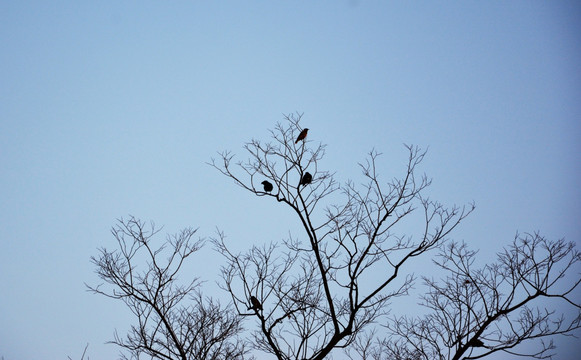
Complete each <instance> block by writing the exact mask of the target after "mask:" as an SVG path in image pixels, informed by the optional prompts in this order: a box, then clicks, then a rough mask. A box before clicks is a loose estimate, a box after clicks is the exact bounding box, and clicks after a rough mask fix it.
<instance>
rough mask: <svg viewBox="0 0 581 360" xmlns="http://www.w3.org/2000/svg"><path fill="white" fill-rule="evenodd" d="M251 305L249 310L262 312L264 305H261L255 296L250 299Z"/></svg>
mask: <svg viewBox="0 0 581 360" xmlns="http://www.w3.org/2000/svg"><path fill="white" fill-rule="evenodd" d="M250 303H251V304H252V306H251V307H249V308H248V310H262V305H261V304H260V301H258V299H257V298H255V297H254V296H251V297H250Z"/></svg>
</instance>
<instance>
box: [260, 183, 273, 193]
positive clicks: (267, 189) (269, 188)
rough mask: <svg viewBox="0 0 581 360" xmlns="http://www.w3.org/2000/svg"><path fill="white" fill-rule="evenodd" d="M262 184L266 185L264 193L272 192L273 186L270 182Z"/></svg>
mask: <svg viewBox="0 0 581 360" xmlns="http://www.w3.org/2000/svg"><path fill="white" fill-rule="evenodd" d="M261 184H262V185H264V191H265V192H271V191H272V189H273V186H272V184H271V183H269V182H268V181H266V180H264V181H263V182H261Z"/></svg>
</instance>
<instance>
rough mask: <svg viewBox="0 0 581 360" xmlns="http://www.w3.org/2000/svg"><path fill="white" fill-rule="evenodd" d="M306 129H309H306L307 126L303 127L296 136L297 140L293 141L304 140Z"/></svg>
mask: <svg viewBox="0 0 581 360" xmlns="http://www.w3.org/2000/svg"><path fill="white" fill-rule="evenodd" d="M307 131H309V129H307V128H304V129H303V131H301V133H300V134H299V136H298V137H297V141H295V144H296V143H298V142H299V141H301V140H304V139H305V138H306V137H307Z"/></svg>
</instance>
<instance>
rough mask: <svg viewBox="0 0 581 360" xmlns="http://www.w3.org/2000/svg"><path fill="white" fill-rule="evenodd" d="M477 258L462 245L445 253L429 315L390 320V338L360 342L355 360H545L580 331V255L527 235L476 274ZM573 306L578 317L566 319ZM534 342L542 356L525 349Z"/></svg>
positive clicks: (432, 286)
mask: <svg viewBox="0 0 581 360" xmlns="http://www.w3.org/2000/svg"><path fill="white" fill-rule="evenodd" d="M476 255H477V252H476V251H473V250H469V249H468V247H467V245H466V244H464V243H457V242H450V243H449V244H447V245H446V246H443V247H442V248H441V251H440V254H439V255H438V257H437V259H436V260H435V263H436V264H437V266H438V267H440V268H441V269H443V270H445V272H446V273H447V274H448V276H447V277H446V278H445V279H443V280H442V281H435V280H433V279H432V278H428V277H424V282H425V284H426V286H427V287H428V289H429V290H428V291H427V293H426V294H425V295H423V296H422V305H423V306H424V307H426V308H427V309H428V310H429V311H428V313H427V315H425V316H423V317H410V316H400V317H395V318H393V319H391V320H392V321H388V322H387V323H386V327H387V329H388V331H389V333H390V334H391V337H389V338H388V339H386V340H384V341H382V342H379V343H375V344H373V343H372V342H371V341H369V339H368V341H367V342H360V343H359V344H358V346H357V351H356V353H357V355H358V356H357V358H361V357H362V356H361V355H362V354H364V355H366V357H363V358H367V359H375V360H380V359H442V360H443V359H480V358H483V357H486V356H488V355H490V354H492V353H495V352H499V351H500V352H504V353H505V354H510V355H518V356H527V357H529V358H536V359H545V358H550V357H551V356H552V355H554V353H553V352H552V350H554V349H555V345H554V343H553V340H552V338H553V337H554V336H555V335H571V334H572V332H573V331H574V330H576V329H579V328H580V327H581V302H579V299H576V300H575V299H573V298H572V294H573V291H574V290H575V289H576V288H577V286H578V285H579V283H580V282H581V279H579V278H578V277H573V278H572V277H571V271H572V270H573V268H574V266H576V265H579V262H580V261H581V254H580V253H579V252H578V251H577V250H575V245H574V244H573V243H567V242H565V241H563V240H558V241H551V240H547V239H546V238H544V237H542V236H541V235H539V234H538V233H534V234H524V235H517V236H516V237H515V239H514V241H513V243H512V244H511V245H510V246H509V247H508V248H505V249H504V250H503V251H502V252H500V253H499V254H498V256H497V260H496V262H494V263H493V264H489V265H485V266H483V267H482V268H474V262H475V260H476ZM543 300H544V301H543ZM548 300H550V304H551V305H552V308H549V307H547V303H548ZM557 307H558V308H559V311H558V312H557V311H556V310H554V309H555V308H557ZM567 307H569V308H570V309H572V310H573V311H574V312H576V315H573V316H571V312H569V315H566V314H565V312H564V310H565V309H567ZM534 340H537V345H538V348H537V350H534V351H531V350H529V349H530V347H526V348H525V347H524V346H522V345H523V344H524V343H526V342H531V341H534ZM545 340H548V341H545Z"/></svg>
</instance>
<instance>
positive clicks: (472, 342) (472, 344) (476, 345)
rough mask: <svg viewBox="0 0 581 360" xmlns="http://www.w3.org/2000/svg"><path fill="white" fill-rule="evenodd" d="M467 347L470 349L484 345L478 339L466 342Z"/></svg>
mask: <svg viewBox="0 0 581 360" xmlns="http://www.w3.org/2000/svg"><path fill="white" fill-rule="evenodd" d="M468 345H469V346H472V347H484V343H483V342H482V341H481V340H480V339H472V341H470V342H468Z"/></svg>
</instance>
